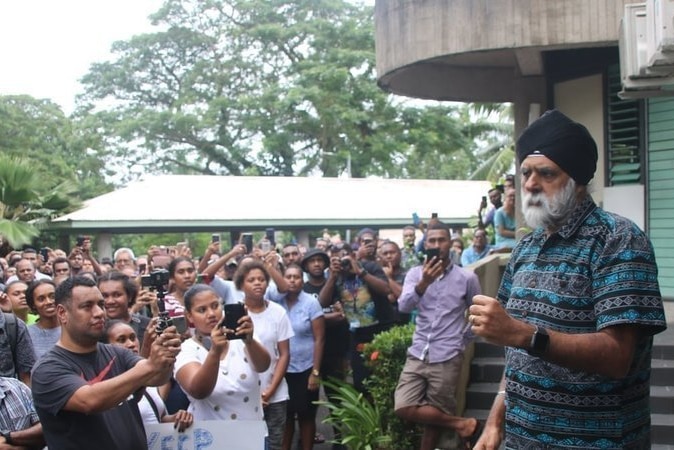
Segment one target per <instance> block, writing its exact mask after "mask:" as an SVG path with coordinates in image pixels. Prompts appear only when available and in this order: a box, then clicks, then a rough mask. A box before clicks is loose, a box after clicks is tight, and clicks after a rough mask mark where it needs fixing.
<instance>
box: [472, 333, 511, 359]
mask: <svg viewBox="0 0 674 450" xmlns="http://www.w3.org/2000/svg"><path fill="white" fill-rule="evenodd" d="M504 355H505V349H504V348H503V347H502V346H500V345H494V344H490V343H489V342H486V341H485V340H483V339H482V338H477V339H476V340H475V357H485V358H491V357H496V358H498V357H501V358H503V357H504Z"/></svg>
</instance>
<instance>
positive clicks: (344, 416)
mask: <svg viewBox="0 0 674 450" xmlns="http://www.w3.org/2000/svg"><path fill="white" fill-rule="evenodd" d="M323 384H325V385H326V386H328V387H329V388H332V389H333V390H334V392H335V393H334V396H333V398H332V399H333V401H332V402H330V401H318V402H316V404H317V405H323V406H325V407H326V408H327V409H328V411H329V414H328V415H327V416H326V417H325V419H323V422H324V423H328V424H330V425H332V426H334V427H335V428H337V429H338V430H339V432H340V433H341V436H342V438H341V440H340V441H339V442H338V443H340V444H344V445H346V446H347V447H348V448H349V449H351V450H377V449H388V448H391V447H389V445H390V444H391V436H390V435H388V434H387V433H386V431H385V430H384V428H383V427H382V423H381V409H380V408H379V406H378V405H377V404H376V403H375V404H372V403H370V402H369V401H368V400H367V399H366V398H365V396H364V395H363V394H362V393H361V392H358V391H357V390H356V389H355V388H354V387H353V386H352V385H350V384H348V383H345V382H343V381H340V380H335V379H333V380H331V381H325V382H324V383H323Z"/></svg>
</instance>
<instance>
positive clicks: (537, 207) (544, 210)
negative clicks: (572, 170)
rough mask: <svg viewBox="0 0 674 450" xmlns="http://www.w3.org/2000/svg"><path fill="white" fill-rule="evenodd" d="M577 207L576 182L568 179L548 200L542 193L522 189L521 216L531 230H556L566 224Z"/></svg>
mask: <svg viewBox="0 0 674 450" xmlns="http://www.w3.org/2000/svg"><path fill="white" fill-rule="evenodd" d="M577 205H578V199H577V197H576V182H575V181H574V180H573V178H569V181H567V183H566V186H564V187H563V188H562V189H560V190H559V191H558V192H556V193H555V194H554V195H553V196H552V198H550V199H548V198H547V197H546V196H545V194H543V193H542V192H537V193H534V194H532V193H529V192H525V191H524V189H522V214H523V215H524V220H525V221H526V222H527V224H528V225H529V226H530V227H531V228H538V227H542V228H546V229H557V228H559V227H560V226H562V225H563V224H564V222H566V220H567V219H568V218H569V216H570V215H571V213H572V212H573V210H574V209H576V206H577Z"/></svg>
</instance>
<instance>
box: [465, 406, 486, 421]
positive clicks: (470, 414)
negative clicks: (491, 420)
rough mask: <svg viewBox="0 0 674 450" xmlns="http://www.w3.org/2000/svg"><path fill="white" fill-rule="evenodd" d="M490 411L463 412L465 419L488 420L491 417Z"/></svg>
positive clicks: (470, 410) (473, 410)
mask: <svg viewBox="0 0 674 450" xmlns="http://www.w3.org/2000/svg"><path fill="white" fill-rule="evenodd" d="M489 411H490V410H488V409H467V410H465V411H464V412H463V417H475V418H476V419H477V420H483V421H484V420H487V417H489Z"/></svg>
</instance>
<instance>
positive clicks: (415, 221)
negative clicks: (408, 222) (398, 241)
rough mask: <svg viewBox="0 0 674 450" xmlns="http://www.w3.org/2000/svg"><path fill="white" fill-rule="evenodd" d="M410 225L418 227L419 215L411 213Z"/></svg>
mask: <svg viewBox="0 0 674 450" xmlns="http://www.w3.org/2000/svg"><path fill="white" fill-rule="evenodd" d="M412 223H413V224H414V226H415V227H418V226H419V224H420V223H421V219H420V218H419V214H417V213H415V212H414V213H412Z"/></svg>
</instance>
